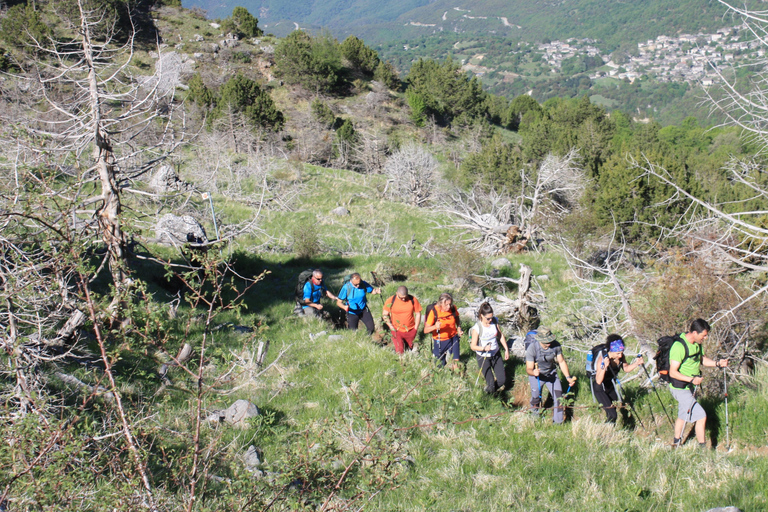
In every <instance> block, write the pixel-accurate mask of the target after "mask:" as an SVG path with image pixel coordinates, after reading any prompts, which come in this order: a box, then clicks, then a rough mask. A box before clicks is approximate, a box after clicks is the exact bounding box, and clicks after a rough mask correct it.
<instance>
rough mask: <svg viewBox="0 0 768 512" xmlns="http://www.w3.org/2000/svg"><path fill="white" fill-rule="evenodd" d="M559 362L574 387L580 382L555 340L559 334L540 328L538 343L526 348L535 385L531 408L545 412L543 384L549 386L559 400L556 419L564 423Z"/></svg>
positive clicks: (526, 367)
mask: <svg viewBox="0 0 768 512" xmlns="http://www.w3.org/2000/svg"><path fill="white" fill-rule="evenodd" d="M557 365H559V366H560V370H561V371H562V372H563V375H564V376H565V379H566V380H567V381H568V385H569V386H573V385H574V384H575V383H576V377H572V376H571V372H570V371H568V364H567V363H566V362H565V358H564V357H563V350H562V348H561V347H560V344H559V343H558V342H557V341H555V335H554V334H552V331H550V330H549V329H548V328H546V327H539V329H538V330H537V331H536V338H535V342H534V343H531V344H530V345H529V346H528V348H527V349H526V351H525V372H526V373H527V374H528V382H529V383H530V384H531V410H532V411H533V412H534V413H535V414H539V413H540V412H541V409H540V405H541V389H542V386H546V387H547V389H548V390H549V394H550V395H552V397H553V399H554V402H555V408H554V414H553V415H552V421H554V422H555V423H562V422H563V420H564V419H565V411H564V409H563V407H562V406H561V405H560V398H561V397H562V394H563V388H562V386H561V384H560V379H559V378H558V377H557Z"/></svg>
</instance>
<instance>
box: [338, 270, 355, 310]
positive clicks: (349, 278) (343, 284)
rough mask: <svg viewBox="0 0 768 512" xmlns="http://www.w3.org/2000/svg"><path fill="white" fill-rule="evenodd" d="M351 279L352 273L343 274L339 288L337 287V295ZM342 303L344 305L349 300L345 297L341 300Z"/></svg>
mask: <svg viewBox="0 0 768 512" xmlns="http://www.w3.org/2000/svg"><path fill="white" fill-rule="evenodd" d="M351 280H352V274H347V275H345V276H344V280H343V281H342V282H341V288H339V295H341V291H342V290H343V289H344V287H345V286H347V285H349V282H350V281H351ZM347 295H349V290H347ZM341 303H342V304H344V305H345V306H347V305H349V301H348V300H347V299H344V300H343V301H341Z"/></svg>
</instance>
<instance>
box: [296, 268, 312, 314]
mask: <svg viewBox="0 0 768 512" xmlns="http://www.w3.org/2000/svg"><path fill="white" fill-rule="evenodd" d="M312 272H314V270H313V269H307V270H305V271H304V272H302V273H301V274H299V278H298V280H297V281H296V292H295V298H296V302H297V303H298V304H299V305H301V306H303V305H304V285H305V284H307V281H309V280H310V279H311V278H312ZM311 286H312V288H314V285H311Z"/></svg>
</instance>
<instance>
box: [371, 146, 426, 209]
mask: <svg viewBox="0 0 768 512" xmlns="http://www.w3.org/2000/svg"><path fill="white" fill-rule="evenodd" d="M437 167H438V164H437V160H436V159H435V157H434V156H432V154H431V153H430V152H429V151H427V150H426V149H425V148H423V147H421V146H417V145H415V144H406V145H405V146H403V147H402V148H400V149H399V150H397V151H396V152H395V153H394V154H393V155H392V156H390V157H389V158H388V159H387V162H386V163H385V164H384V174H385V175H386V176H387V188H386V192H388V194H389V196H390V197H391V198H392V199H393V200H396V201H403V202H406V203H408V204H410V205H412V206H418V207H424V206H426V205H427V204H429V201H430V200H431V199H432V197H433V195H434V192H433V191H434V189H435V178H436V176H437Z"/></svg>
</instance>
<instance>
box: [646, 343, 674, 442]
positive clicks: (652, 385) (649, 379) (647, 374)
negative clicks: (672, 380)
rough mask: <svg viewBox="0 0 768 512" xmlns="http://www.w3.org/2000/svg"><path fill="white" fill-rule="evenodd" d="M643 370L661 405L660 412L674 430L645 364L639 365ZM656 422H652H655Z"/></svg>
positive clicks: (672, 422)
mask: <svg viewBox="0 0 768 512" xmlns="http://www.w3.org/2000/svg"><path fill="white" fill-rule="evenodd" d="M638 357H640V354H638ZM640 366H641V367H642V368H643V371H644V372H645V376H646V377H648V382H650V383H651V387H652V388H653V392H654V393H655V394H656V398H657V399H658V400H659V404H660V405H661V410H662V411H664V415H665V416H666V417H667V420H669V424H670V425H672V427H673V428H674V426H675V422H674V421H672V418H670V416H669V413H668V412H667V408H666V407H664V402H662V401H661V396H659V390H658V389H656V384H654V383H653V379H651V375H650V374H649V373H648V369H647V368H646V367H645V363H643V364H641V365H640ZM655 421H656V420H654V422H655Z"/></svg>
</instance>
